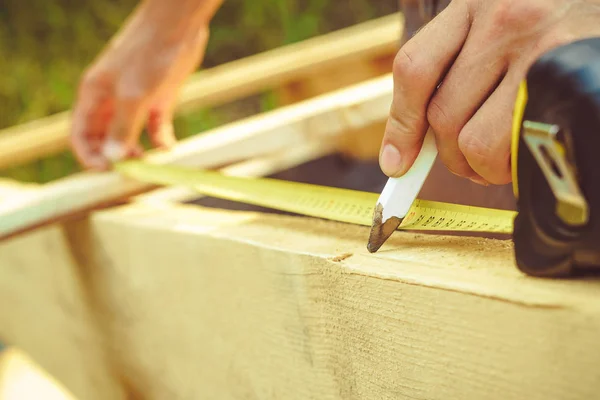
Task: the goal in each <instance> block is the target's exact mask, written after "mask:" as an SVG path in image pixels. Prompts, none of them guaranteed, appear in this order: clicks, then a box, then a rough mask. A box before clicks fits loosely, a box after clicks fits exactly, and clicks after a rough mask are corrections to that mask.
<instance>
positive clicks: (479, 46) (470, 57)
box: [380, 0, 600, 185]
mask: <svg viewBox="0 0 600 400" xmlns="http://www.w3.org/2000/svg"><path fill="white" fill-rule="evenodd" d="M598 34H600V1H599V0H587V1H586V0H452V1H451V2H450V4H449V5H448V6H447V7H446V8H445V9H444V10H443V11H442V12H441V13H440V14H439V15H437V16H436V17H435V18H434V19H433V20H432V21H431V22H430V23H428V24H427V25H426V26H425V27H423V29H421V30H420V31H419V32H418V33H417V34H416V35H415V36H414V37H413V38H411V39H410V40H409V41H408V42H407V43H406V44H405V45H404V46H402V47H401V49H400V51H399V52H398V54H397V56H396V59H395V61H394V67H393V76H394V94H393V102H392V106H391V110H390V115H389V118H388V121H387V125H386V130H385V135H384V139H383V142H382V147H381V153H380V165H381V168H382V170H383V172H384V173H385V174H386V175H388V176H401V175H403V174H404V173H405V172H406V171H407V170H408V169H409V168H410V167H411V166H412V164H413V162H414V160H415V158H416V156H417V155H418V153H419V150H420V148H421V144H422V141H423V137H424V136H425V133H426V131H427V130H428V128H429V127H431V128H432V130H433V131H434V133H435V137H436V143H437V147H438V150H439V157H440V159H441V161H442V162H443V163H444V164H445V165H446V167H447V168H448V169H449V170H450V171H451V172H453V173H454V174H456V175H459V176H462V177H465V178H468V179H471V180H472V181H474V182H476V183H480V184H484V185H487V184H490V183H491V184H498V185H500V184H506V183H509V182H510V181H511V171H510V137H511V125H512V113H513V107H514V102H515V99H516V95H517V90H518V87H519V83H520V82H521V81H522V80H523V79H524V77H525V75H526V73H527V70H528V69H529V67H530V66H531V64H532V63H533V62H534V61H535V60H536V59H537V58H538V57H540V56H541V55H542V53H544V52H546V51H548V50H550V49H552V48H554V47H556V46H559V45H562V44H566V43H568V42H572V41H574V40H576V39H579V38H584V37H591V36H595V35H598ZM438 85H439V88H438Z"/></svg>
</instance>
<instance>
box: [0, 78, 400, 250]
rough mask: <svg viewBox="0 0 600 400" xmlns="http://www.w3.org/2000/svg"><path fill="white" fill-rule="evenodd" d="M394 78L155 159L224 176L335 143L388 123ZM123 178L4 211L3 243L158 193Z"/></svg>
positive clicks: (67, 184) (192, 141) (51, 193)
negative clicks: (246, 164)
mask: <svg viewBox="0 0 600 400" xmlns="http://www.w3.org/2000/svg"><path fill="white" fill-rule="evenodd" d="M392 90H393V81H392V76H391V74H386V75H384V76H382V77H378V78H374V79H371V80H368V81H365V82H361V83H359V84H355V85H352V86H349V87H346V88H343V89H340V90H337V91H334V92H331V93H327V94H324V95H321V96H318V97H315V98H312V99H309V100H306V101H303V102H299V103H296V104H293V105H290V106H287V107H281V108H279V109H276V110H273V111H270V112H266V113H262V114H258V115H255V116H253V117H250V118H246V119H243V120H240V121H236V122H233V123H230V124H227V125H224V126H222V127H218V128H216V129H214V130H211V131H209V132H206V133H204V134H202V135H198V136H194V137H191V138H188V139H186V140H184V141H181V142H179V143H178V144H177V145H176V146H175V147H174V148H173V149H171V150H169V151H159V150H155V151H151V152H148V153H147V154H146V155H145V156H144V157H145V158H146V159H147V160H148V161H149V162H153V163H158V164H167V163H169V164H178V165H193V166H196V167H198V168H216V167H222V166H225V165H227V164H231V163H234V162H239V161H241V160H245V159H249V158H252V157H257V156H261V155H265V154H269V153H273V152H276V151H279V150H284V149H290V148H293V147H294V146H298V145H302V144H305V143H310V142H315V141H321V142H324V143H327V142H329V143H331V142H333V141H335V138H336V137H338V136H339V135H341V134H343V132H345V131H347V130H350V129H357V128H361V127H364V126H367V125H369V124H372V123H375V122H377V121H381V120H383V119H385V118H386V117H387V112H388V110H389V107H390V104H391V99H392ZM152 188H153V186H152V185H148V184H146V183H143V182H138V181H135V180H132V179H128V178H125V177H123V176H121V175H119V174H118V173H117V172H114V171H108V172H91V171H86V172H83V173H79V174H75V175H72V176H69V177H66V178H63V179H59V180H56V181H53V182H50V183H48V184H46V185H44V186H43V187H42V188H41V190H39V191H36V192H34V193H29V194H24V195H22V196H15V197H13V198H12V199H10V200H9V201H6V202H3V203H2V204H0V221H1V222H0V239H3V238H7V237H9V236H12V235H15V234H19V233H23V232H25V231H28V230H30V229H33V228H37V227H40V226H43V225H45V224H47V223H51V222H56V221H60V220H63V219H64V218H68V217H72V216H76V215H79V213H81V212H86V211H89V210H90V209H92V208H97V207H101V206H105V205H113V204H115V203H117V202H119V201H122V200H123V199H125V198H127V197H129V196H132V195H135V194H139V193H142V192H144V191H147V190H150V189H152Z"/></svg>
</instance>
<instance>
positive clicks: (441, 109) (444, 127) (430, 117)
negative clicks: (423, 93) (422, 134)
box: [427, 96, 458, 140]
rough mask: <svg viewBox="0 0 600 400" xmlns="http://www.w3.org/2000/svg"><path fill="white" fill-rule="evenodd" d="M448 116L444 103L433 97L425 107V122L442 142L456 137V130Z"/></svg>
mask: <svg viewBox="0 0 600 400" xmlns="http://www.w3.org/2000/svg"><path fill="white" fill-rule="evenodd" d="M450 115H451V114H450V112H448V111H447V106H446V105H445V104H444V102H443V101H440V99H439V98H438V97H437V96H434V98H433V99H432V100H431V102H430V103H429V106H428V107H427V121H429V125H431V127H432V128H433V130H434V131H435V132H436V134H437V136H438V137H440V138H441V139H442V140H444V139H450V138H456V136H458V129H457V128H456V127H455V123H454V121H453V120H452V118H451V117H450Z"/></svg>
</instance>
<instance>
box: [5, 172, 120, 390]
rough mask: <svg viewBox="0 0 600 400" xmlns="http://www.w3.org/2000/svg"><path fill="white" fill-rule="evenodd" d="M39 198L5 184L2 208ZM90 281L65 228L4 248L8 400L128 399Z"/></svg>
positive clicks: (22, 187) (25, 189)
mask: <svg viewBox="0 0 600 400" xmlns="http://www.w3.org/2000/svg"><path fill="white" fill-rule="evenodd" d="M36 190H39V188H36V185H18V184H15V183H14V182H9V183H8V184H7V183H6V182H0V193H3V194H5V195H6V196H2V195H0V206H1V205H2V204H3V203H4V202H6V201H9V199H12V198H13V197H18V196H19V193H20V192H23V193H31V192H34V191H36ZM48 249H52V250H51V251H48ZM85 275H86V273H85V271H82V270H79V266H78V265H77V264H76V263H75V260H74V258H73V255H72V249H71V248H70V246H69V244H68V242H66V241H65V237H64V232H63V231H62V229H61V227H60V226H51V227H46V228H44V229H40V230H39V231H36V232H31V234H29V235H25V236H23V237H19V238H14V239H13V240H10V241H8V242H2V243H0V304H2V306H1V307H0V341H1V342H3V344H4V345H7V346H9V347H8V348H5V352H2V351H1V350H0V399H1V400H14V399H17V398H18V399H19V400H29V399H32V400H33V399H56V400H58V399H61V400H63V399H64V400H66V399H67V398H69V399H71V398H70V397H68V396H67V394H68V393H65V392H64V390H68V391H69V392H70V393H72V395H73V396H74V397H73V400H74V399H75V398H77V399H80V400H81V399H89V400H105V399H114V400H125V399H126V398H128V397H126V396H125V390H124V389H123V387H122V385H121V382H120V381H119V378H118V377H117V376H116V375H114V370H113V366H112V362H111V360H110V357H109V355H108V352H107V342H106V341H105V336H104V332H103V330H102V327H101V326H100V325H98V324H97V323H96V319H95V315H94V312H93V307H92V305H91V303H90V298H89V297H88V295H87V290H86V283H87V279H86V278H85ZM32 363H33V364H34V365H32ZM56 385H58V387H56ZM50 386H54V390H53V389H52V388H51V387H50ZM61 387H62V389H61ZM63 389H64V390H63ZM39 390H44V393H43V394H42V393H40V392H39ZM58 392H62V394H63V395H64V396H65V397H58V395H59V393H58ZM34 394H37V396H34ZM15 395H17V397H14V396H15ZM51 395H55V397H51Z"/></svg>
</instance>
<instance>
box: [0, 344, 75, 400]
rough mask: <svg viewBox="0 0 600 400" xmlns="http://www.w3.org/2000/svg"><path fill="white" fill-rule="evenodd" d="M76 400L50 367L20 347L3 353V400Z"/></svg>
mask: <svg viewBox="0 0 600 400" xmlns="http://www.w3.org/2000/svg"><path fill="white" fill-rule="evenodd" d="M39 399H45V400H76V399H75V397H73V395H72V394H71V393H69V391H68V390H67V389H66V388H65V387H64V386H63V385H61V384H60V382H58V381H56V379H54V378H53V377H52V376H51V375H50V374H48V372H47V371H45V370H44V369H43V368H40V366H39V365H37V363H36V362H34V361H33V360H32V359H31V358H30V357H28V356H27V354H25V353H23V352H22V351H20V350H19V349H16V348H13V347H11V348H8V349H6V350H4V351H2V352H1V353H0V400H39Z"/></svg>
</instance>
